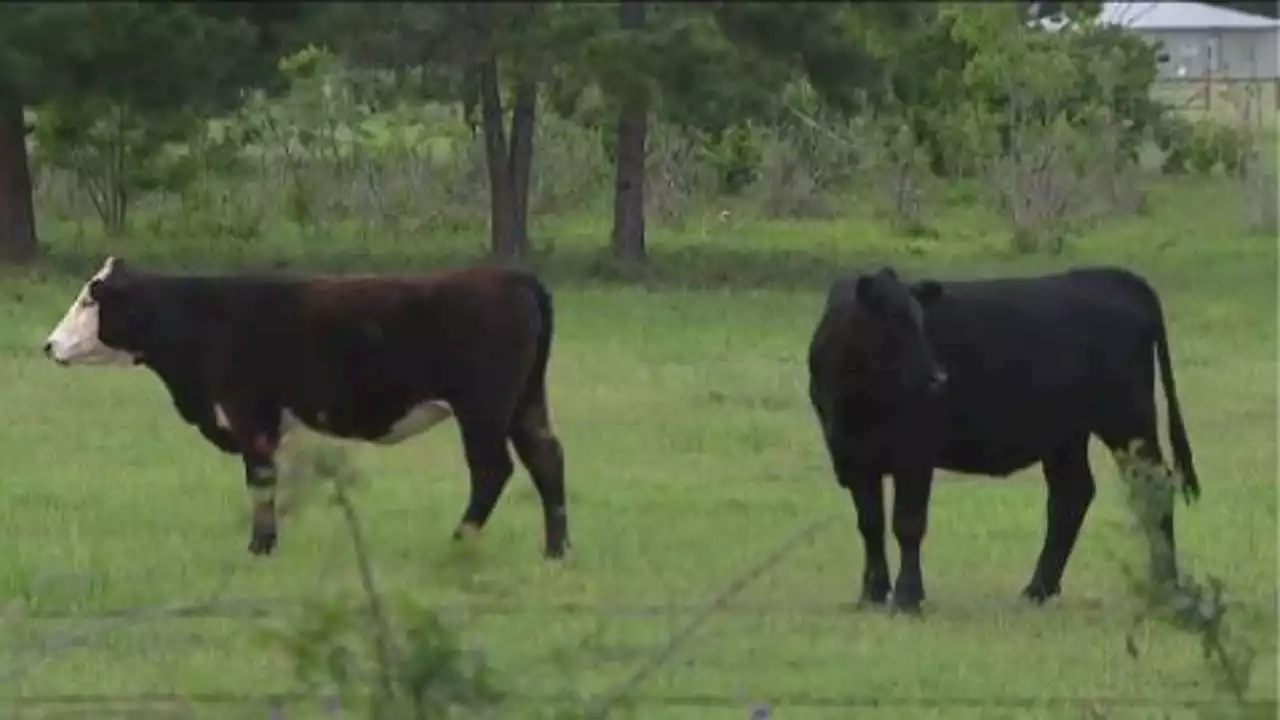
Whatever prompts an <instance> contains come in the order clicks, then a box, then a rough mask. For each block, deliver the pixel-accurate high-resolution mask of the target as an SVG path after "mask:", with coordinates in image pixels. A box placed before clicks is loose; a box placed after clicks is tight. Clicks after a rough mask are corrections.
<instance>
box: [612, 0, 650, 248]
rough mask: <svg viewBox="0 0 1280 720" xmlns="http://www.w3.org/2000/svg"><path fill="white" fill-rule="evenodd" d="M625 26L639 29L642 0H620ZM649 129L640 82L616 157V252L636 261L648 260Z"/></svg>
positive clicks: (628, 99)
mask: <svg viewBox="0 0 1280 720" xmlns="http://www.w3.org/2000/svg"><path fill="white" fill-rule="evenodd" d="M618 15H619V19H620V20H621V23H622V27H623V28H625V29H627V30H638V29H639V28H641V27H643V25H644V15H645V4H644V2H642V1H641V0H619V3H618ZM648 131H649V99H648V97H647V95H646V94H645V93H644V92H643V91H641V90H640V88H639V84H637V85H636V86H635V87H633V88H632V90H631V92H629V93H628V94H627V95H626V96H625V97H624V98H623V99H622V107H621V110H620V111H619V113H618V143H617V149H616V152H615V156H616V159H615V161H614V169H615V172H616V174H615V181H614V194H613V254H614V257H616V258H618V259H619V260H621V261H623V262H625V263H627V264H632V265H642V264H644V263H645V262H646V260H647V257H646V256H647V253H646V251H645V240H644V161H645V140H646V136H647V135H648Z"/></svg>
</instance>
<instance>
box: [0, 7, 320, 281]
mask: <svg viewBox="0 0 1280 720" xmlns="http://www.w3.org/2000/svg"><path fill="white" fill-rule="evenodd" d="M252 7H253V6H251V5H250V4H248V3H226V4H220V3H189V4H169V5H161V6H151V5H147V4H143V3H137V2H132V3H128V2H121V3H102V4H95V3H57V4H38V3H20V4H13V5H4V6H2V7H0V88H3V90H0V162H2V163H3V169H0V255H3V256H4V257H5V258H6V259H11V260H16V259H27V258H30V257H33V256H34V255H35V254H36V250H37V244H36V233H35V222H34V213H33V212H32V205H33V203H32V188H31V178H30V171H29V168H28V163H29V160H28V158H27V152H26V145H25V141H24V139H23V133H24V132H25V130H26V129H25V128H24V126H23V124H22V122H21V119H22V117H23V115H22V112H23V108H24V107H34V108H37V109H38V110H41V112H39V113H38V116H39V117H40V118H42V119H38V120H37V126H38V127H41V126H42V123H43V126H42V127H41V129H42V132H44V136H43V137H44V140H45V141H46V143H47V144H48V145H51V147H48V148H46V149H48V150H49V151H50V152H52V153H54V155H55V156H59V157H61V158H62V159H66V158H69V157H71V156H72V155H75V154H76V153H78V152H79V151H80V150H82V149H85V148H86V147H87V146H91V145H94V144H95V143H96V144H97V148H96V149H97V150H103V148H105V147H107V145H104V143H107V144H110V147H111V148H114V150H113V151H111V152H100V153H99V159H102V160H103V162H104V163H109V164H110V167H106V168H103V173H104V174H106V175H110V178H111V181H110V182H111V184H110V187H107V186H106V185H100V186H99V192H97V193H96V194H95V195H94V198H95V201H96V202H99V204H100V207H99V210H100V212H102V213H103V218H104V221H107V222H108V226H109V229H115V230H119V229H121V228H122V227H123V222H124V207H125V206H126V204H127V202H128V198H129V195H130V193H131V191H132V190H135V189H137V188H138V187H139V184H140V183H143V180H142V178H141V177H140V176H138V175H136V174H135V175H130V174H129V172H128V171H132V170H133V168H128V169H126V168H122V167H120V162H119V158H121V157H124V156H125V155H126V154H127V152H126V151H127V150H128V151H134V152H135V156H147V155H148V152H147V150H149V149H150V147H151V146H152V145H154V144H155V143H158V142H160V141H162V140H163V139H165V138H166V137H167V136H168V135H169V133H171V132H174V131H177V130H178V129H180V128H181V126H182V123H181V122H180V121H181V120H182V119H184V118H185V119H188V120H191V119H193V118H195V117H196V116H197V115H199V114H203V113H208V112H213V111H216V110H217V109H221V108H226V107H228V106H231V105H233V104H234V103H236V102H238V100H239V97H240V90H241V89H242V88H245V87H247V86H249V85H251V84H253V83H255V82H258V81H263V80H265V79H267V78H269V77H270V76H271V74H272V73H273V72H274V65H275V60H276V58H277V57H278V48H277V46H278V44H279V40H278V38H279V37H280V33H279V32H278V31H279V29H280V27H281V25H282V23H283V22H284V21H286V20H291V19H293V16H291V15H290V14H289V13H291V12H292V13H294V15H296V14H298V13H300V12H301V10H300V3H281V4H280V5H278V6H277V9H276V10H274V11H273V12H272V13H263V12H261V11H257V10H251V9H252ZM255 23H258V24H255ZM267 30H275V31H277V32H276V33H275V34H272V33H269V32H267ZM148 143H151V144H152V145H148ZM126 146H127V147H126ZM90 156H92V153H90ZM79 157H81V158H82V159H83V158H84V157H88V156H85V155H83V154H81V155H80V156H79ZM100 179H101V178H100Z"/></svg>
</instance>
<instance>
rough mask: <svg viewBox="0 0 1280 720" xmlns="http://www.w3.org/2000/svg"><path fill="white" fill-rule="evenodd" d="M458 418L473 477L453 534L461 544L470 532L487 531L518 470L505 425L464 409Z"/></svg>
mask: <svg viewBox="0 0 1280 720" xmlns="http://www.w3.org/2000/svg"><path fill="white" fill-rule="evenodd" d="M455 416H456V417H457V419H458V425H459V426H460V427H461V429H462V446H463V452H464V453H465V455H466V458H467V468H468V470H469V471H470V474H471V496H470V499H469V500H468V501H467V507H466V510H465V511H464V512H463V515H462V520H461V521H460V522H459V523H458V528H457V529H456V530H454V532H453V538H454V539H455V540H458V539H461V538H462V536H463V534H464V533H465V532H466V531H467V530H468V529H469V530H471V531H474V532H478V531H479V530H481V529H482V528H483V527H484V524H485V523H486V522H487V521H488V520H489V515H490V514H492V513H493V508H494V507H495V506H496V505H497V504H498V498H499V497H500V496H501V495H502V489H503V488H504V487H506V484H507V480H508V479H510V478H511V473H512V471H513V470H514V469H515V467H514V465H513V464H512V462H511V453H510V452H509V451H508V450H507V430H506V427H505V425H506V423H504V422H495V421H494V420H493V419H492V416H489V417H486V416H485V415H484V414H483V413H479V412H476V413H472V412H467V411H465V410H464V409H463V408H457V411H456V413H455Z"/></svg>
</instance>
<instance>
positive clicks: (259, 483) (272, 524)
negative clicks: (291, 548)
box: [244, 449, 279, 555]
mask: <svg viewBox="0 0 1280 720" xmlns="http://www.w3.org/2000/svg"><path fill="white" fill-rule="evenodd" d="M244 481H245V486H246V488H247V489H248V491H249V502H250V504H251V505H252V507H253V520H252V521H251V523H250V529H249V552H250V553H252V554H254V555H270V554H271V552H272V551H273V550H275V549H276V540H277V538H278V535H279V528H278V526H277V518H276V463H275V458H274V456H273V453H267V452H263V451H261V450H259V449H254V450H252V451H249V452H246V453H245V454H244Z"/></svg>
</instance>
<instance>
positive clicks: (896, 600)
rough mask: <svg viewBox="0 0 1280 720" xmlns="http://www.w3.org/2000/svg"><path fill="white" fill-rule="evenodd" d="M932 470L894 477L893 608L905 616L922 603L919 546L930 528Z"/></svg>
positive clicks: (899, 472)
mask: <svg viewBox="0 0 1280 720" xmlns="http://www.w3.org/2000/svg"><path fill="white" fill-rule="evenodd" d="M932 485H933V470H932V469H931V468H919V467H915V468H909V469H904V470H900V471H898V472H895V473H894V476H893V535H894V537H896V538H897V539H898V549H899V555H900V557H899V560H898V563H899V564H898V580H897V582H895V583H894V591H893V604H894V606H895V607H896V608H897V609H899V610H902V611H904V612H910V613H918V612H919V611H920V604H921V603H922V602H924V574H923V573H922V571H921V569H920V545H921V543H922V542H924V535H925V530H926V528H927V527H928V524H929V492H930V490H931V488H932Z"/></svg>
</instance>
